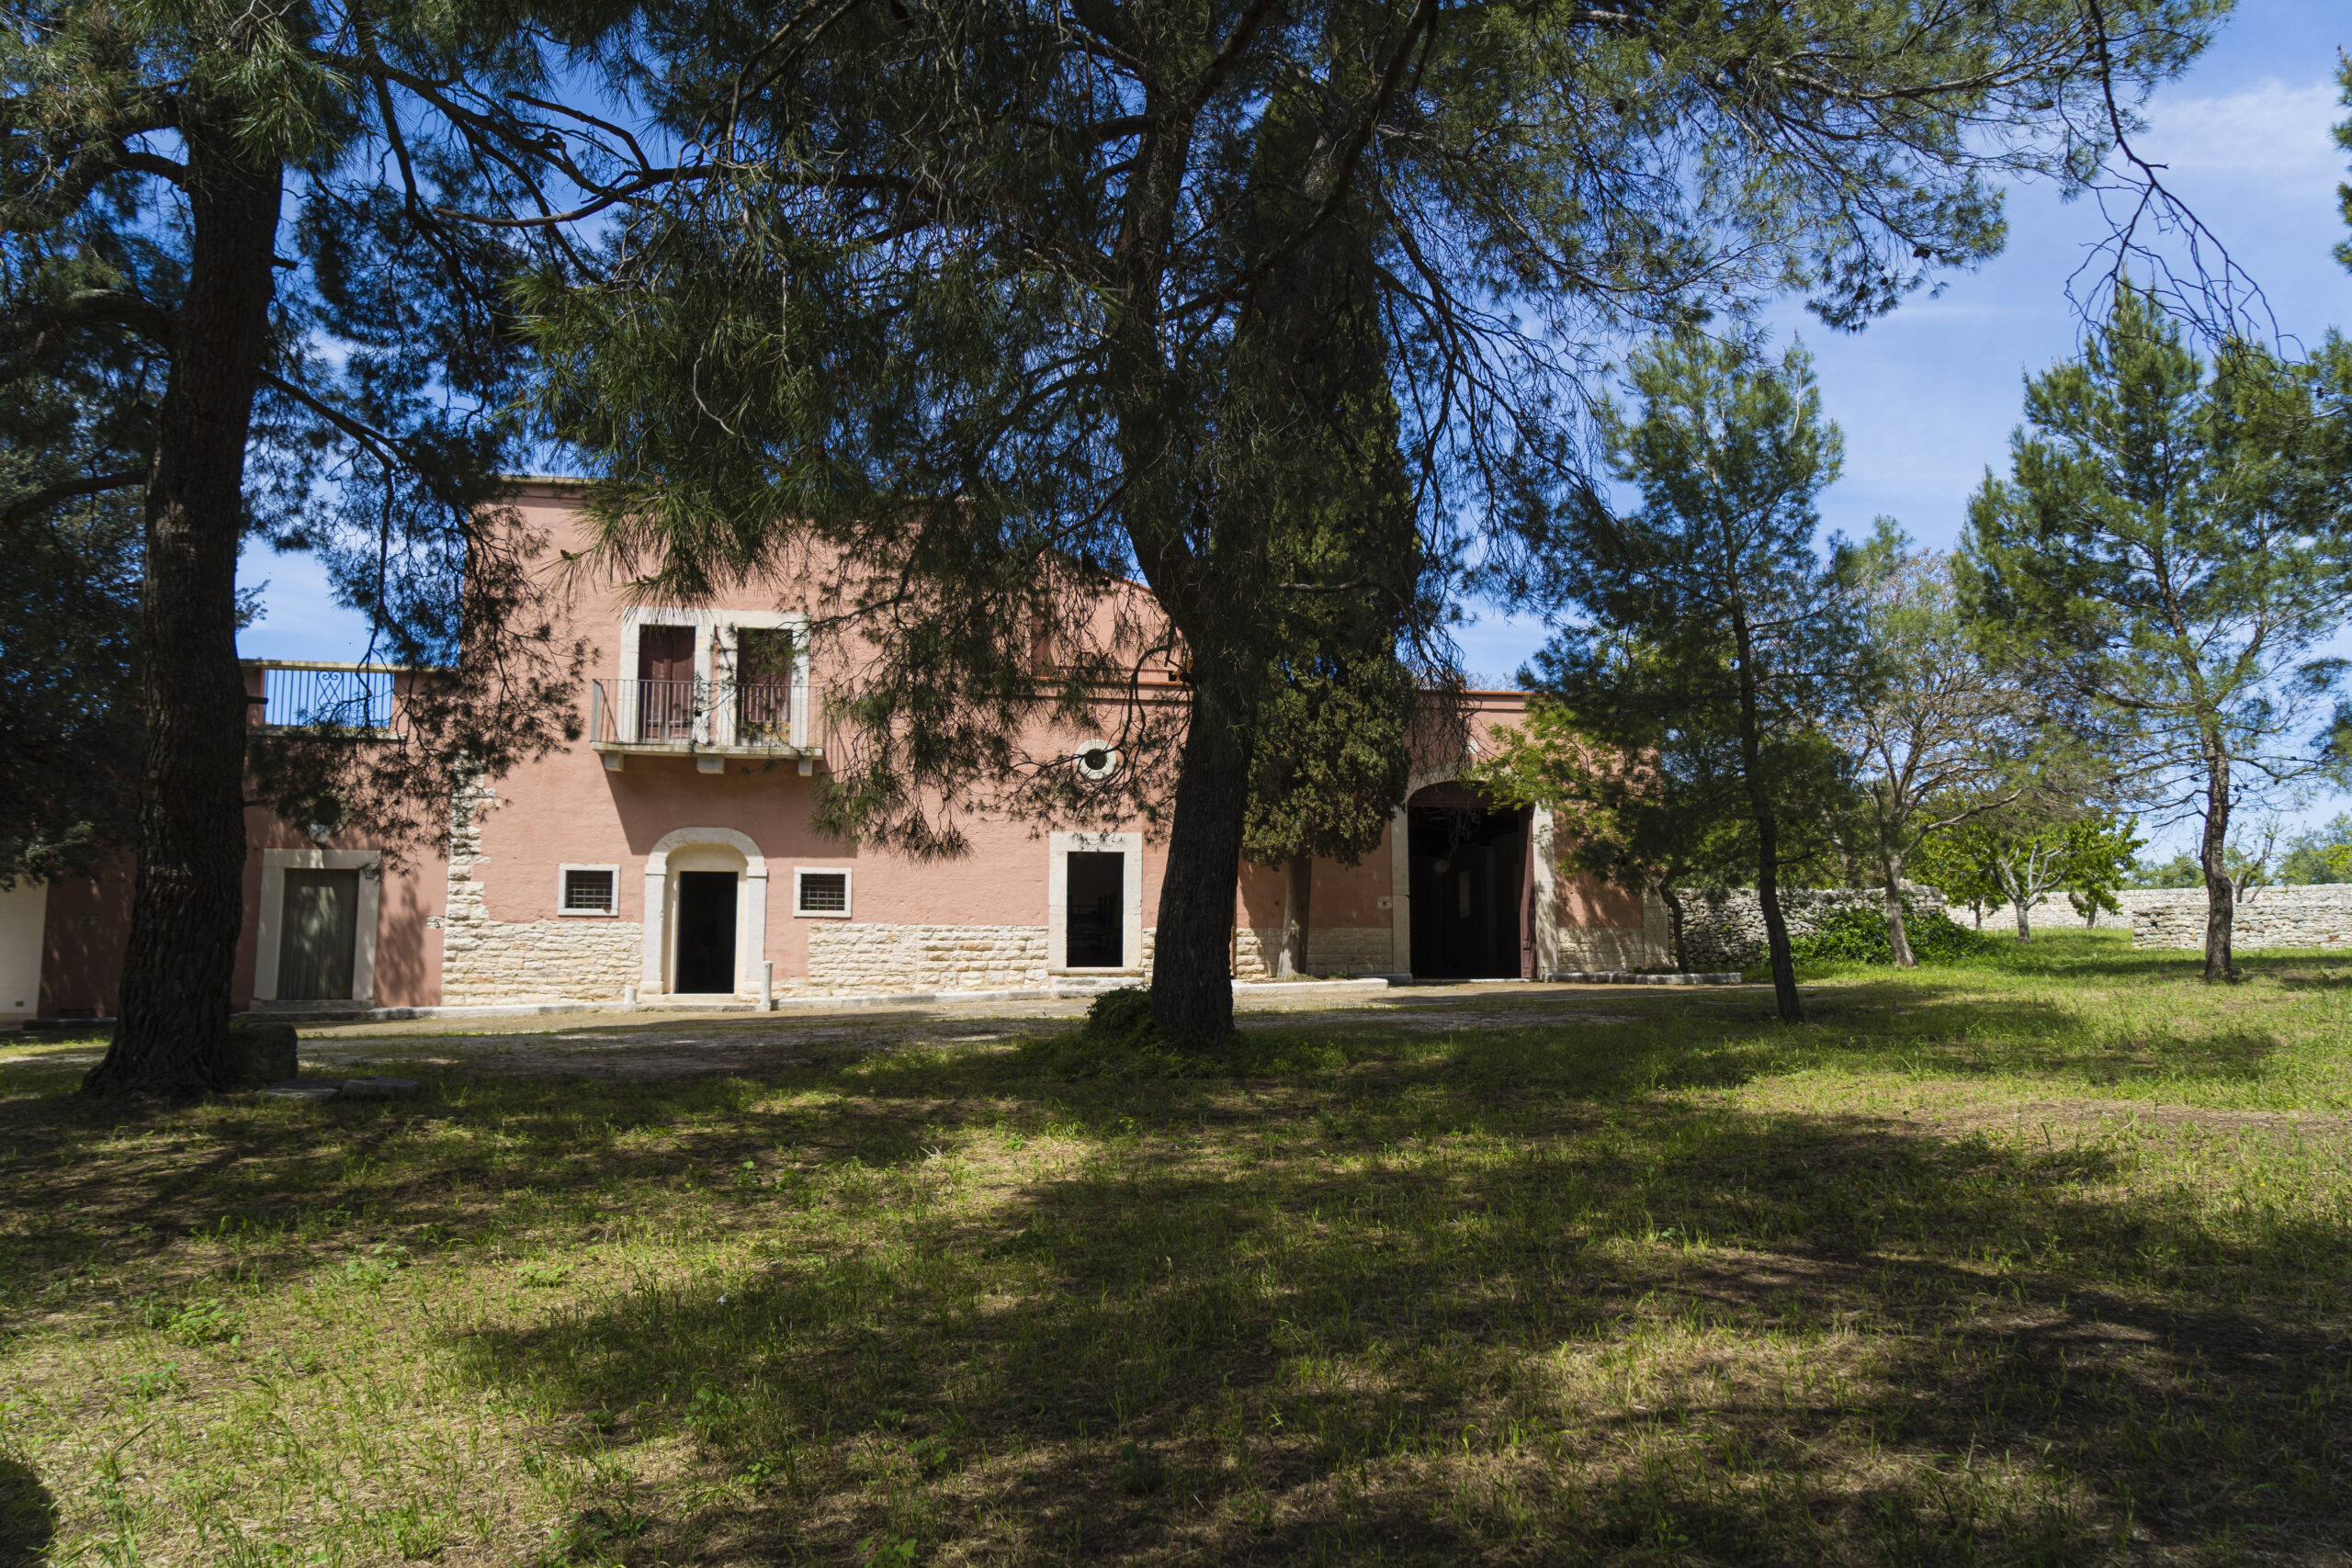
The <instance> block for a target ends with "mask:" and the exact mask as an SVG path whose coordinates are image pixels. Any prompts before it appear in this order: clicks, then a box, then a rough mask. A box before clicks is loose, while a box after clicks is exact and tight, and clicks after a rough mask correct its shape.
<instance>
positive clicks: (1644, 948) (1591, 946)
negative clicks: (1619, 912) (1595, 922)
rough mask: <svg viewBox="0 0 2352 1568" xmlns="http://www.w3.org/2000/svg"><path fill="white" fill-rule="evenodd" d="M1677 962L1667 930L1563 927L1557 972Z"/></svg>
mask: <svg viewBox="0 0 2352 1568" xmlns="http://www.w3.org/2000/svg"><path fill="white" fill-rule="evenodd" d="M1673 962H1674V954H1673V953H1672V951H1671V950H1670V949H1669V948H1668V944H1667V940H1666V935H1665V932H1664V931H1663V930H1662V929H1661V930H1659V931H1652V930H1650V929H1649V928H1648V927H1647V926H1562V927H1561V928H1560V931H1559V960H1558V962H1557V963H1556V964H1554V966H1553V973H1554V974H1574V973H1576V972H1577V971H1579V970H1581V971H1585V972H1588V973H1589V972H1590V971H1593V970H1602V969H1663V968H1665V967H1666V966H1667V965H1668V964H1672V963H1673Z"/></svg>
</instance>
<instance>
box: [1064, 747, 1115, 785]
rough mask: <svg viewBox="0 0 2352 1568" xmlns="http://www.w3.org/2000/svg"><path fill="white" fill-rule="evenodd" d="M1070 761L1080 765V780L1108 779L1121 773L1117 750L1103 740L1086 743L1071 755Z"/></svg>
mask: <svg viewBox="0 0 2352 1568" xmlns="http://www.w3.org/2000/svg"><path fill="white" fill-rule="evenodd" d="M1070 761H1073V762H1075V763H1077V764H1078V773H1079V776H1080V778H1087V779H1107V778H1109V777H1110V776H1111V775H1112V774H1113V773H1117V772H1118V771H1119V753H1118V750H1117V748H1115V747H1114V746H1111V745H1108V744H1106V743H1105V742H1103V741H1101V740H1090V741H1088V742H1086V744H1084V745H1083V746H1080V748H1079V749H1078V750H1076V751H1075V752H1073V753H1072V754H1071V757H1070Z"/></svg>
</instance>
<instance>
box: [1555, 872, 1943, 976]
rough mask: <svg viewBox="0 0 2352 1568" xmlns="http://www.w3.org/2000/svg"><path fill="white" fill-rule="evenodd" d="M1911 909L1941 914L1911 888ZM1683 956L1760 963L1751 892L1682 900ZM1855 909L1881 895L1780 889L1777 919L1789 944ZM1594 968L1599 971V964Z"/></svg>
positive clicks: (1927, 894)
mask: <svg viewBox="0 0 2352 1568" xmlns="http://www.w3.org/2000/svg"><path fill="white" fill-rule="evenodd" d="M1912 891H1913V892H1914V893H1915V894H1917V895H1918V896H1919V897H1918V901H1917V903H1916V904H1915V905H1914V906H1913V908H1921V909H1931V908H1941V907H1942V897H1941V895H1939V894H1937V893H1935V892H1934V891H1933V890H1931V889H1928V888H1925V887H1915V888H1913V889H1912ZM1681 897H1682V916H1683V930H1682V947H1683V956H1684V958H1685V960H1686V961H1687V962H1688V963H1689V964H1690V965H1691V968H1693V969H1747V968H1751V967H1753V966H1754V965H1756V964H1761V963H1763V962H1764V908H1763V906H1762V905H1761V904H1760V903H1758V901H1757V897H1756V890H1755V889H1754V888H1752V887H1730V888H1722V887H1718V888H1710V889H1707V890H1706V891H1703V892H1699V891H1693V892H1688V893H1684V894H1683V895H1682V896H1681ZM1856 905H1860V906H1861V907H1862V908H1869V909H1879V908H1884V906H1885V895H1883V894H1882V893H1881V892H1879V891H1878V889H1876V888H1874V887H1783V888H1781V919H1782V920H1783V921H1785V922H1786V923H1787V925H1788V928H1789V938H1790V940H1791V941H1794V940H1795V939H1797V938H1798V937H1801V936H1810V935H1811V934H1812V933H1813V931H1814V930H1815V927H1817V926H1819V925H1820V924H1821V922H1822V920H1823V919H1826V917H1827V916H1829V915H1830V914H1832V913H1833V912H1835V911H1837V910H1838V909H1844V908H1852V907H1854V906H1856ZM1594 967H1596V968H1599V967H1601V966H1600V965H1599V964H1596V965H1594Z"/></svg>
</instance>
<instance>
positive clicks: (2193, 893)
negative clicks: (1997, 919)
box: [1986, 884, 2352, 952]
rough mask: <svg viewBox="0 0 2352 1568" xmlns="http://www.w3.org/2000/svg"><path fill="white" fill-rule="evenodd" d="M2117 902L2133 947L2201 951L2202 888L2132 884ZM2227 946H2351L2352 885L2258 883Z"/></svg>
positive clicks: (2240, 909) (2239, 914)
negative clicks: (2310, 885) (2270, 885)
mask: <svg viewBox="0 0 2352 1568" xmlns="http://www.w3.org/2000/svg"><path fill="white" fill-rule="evenodd" d="M2116 902H2117V903H2119V904H2120V905H2122V906H2123V914H2124V917H2125V918H2126V919H2129V920H2130V921H2131V945H2132V946H2133V947H2155V948H2189V949H2194V950H2197V951H2199V952H2201V951H2203V949H2204V946H2205V889H2203V888H2202V887H2143V888H2134V889H2132V890H2131V891H2130V892H2127V893H2119V894H2117V895H2116ZM2078 923H2079V922H2078ZM1986 924H1987V925H1988V926H1989V925H1990V924H1991V922H1990V921H1989V920H1987V922H1986ZM2230 946H2231V948H2232V949H2233V950H2236V951H2245V950H2249V949H2253V948H2261V947H2346V946H2352V886H2346V885H2343V884H2329V885H2324V886H2317V887H2257V888H2256V889H2255V890H2254V891H2253V892H2251V893H2249V894H2247V895H2246V896H2245V897H2244V898H2242V899H2240V900H2239V901H2238V906H2237V909H2236V912H2235V914H2234V915H2233V917H2232V919H2231V921H2230Z"/></svg>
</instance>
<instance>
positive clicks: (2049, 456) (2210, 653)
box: [1962, 288, 2352, 981]
mask: <svg viewBox="0 0 2352 1568" xmlns="http://www.w3.org/2000/svg"><path fill="white" fill-rule="evenodd" d="M2344 367H2345V365H2344V360H2343V358H2342V356H2340V355H2339V356H2336V357H2335V359H2333V360H2324V361H2322V362H2321V363H2319V364H2315V365H2310V366H2293V365H2289V364H2286V363H2283V362H2281V361H2280V360H2278V358H2277V357H2275V356H2274V355H2271V354H2269V353H2267V351H2265V350H2263V349H2262V348H2260V347H2258V346H2256V345H2254V344H2245V343H2230V344H2224V345H2223V347H2222V351H2221V353H2220V355H2219V356H2218V358H2217V360H2216V362H2215V364H2214V365H2213V366H2212V367H2211V373H2210V374H2209V373H2208V367H2206V366H2205V365H2204V364H2202V363H2201V362H2200V361H2199V359H2198V358H2197V356H2196V355H2194V354H2192V353H2191V352H2190V351H2189V349H2188V345H2187V344H2185V343H2184V341H2183V338H2182V333H2181V331H2180V329H2179V327H2178V326H2177V325H2176V324H2175V323H2173V322H2172V321H2168V320H2166V319H2165V317H2164V316H2163V315H2162V314H2161V313H2160V312H2159V311H2158V310H2157V309H2156V307H2155V306H2154V303H2153V302H2152V301H2151V300H2150V299H2148V298H2147V297H2146V296H2144V295H2143V294H2141V293H2139V292H2136V291H2134V290H2132V289H2131V288H2121V289H2119V290H2118V291H2117V294H2116V297H2115V300H2114V305H2113V309H2112V310H2111V311H2110V313H2109V317H2108V319H2107V320H2106V321H2104V322H2103V323H2101V324H2100V326H2099V328H2098V331H2097V332H2096V333H2093V334H2092V336H2091V339H2090V341H2089V343H2088V344H2086V346H2085V349H2084V352H2083V355H2082V356H2081V357H2080V358H2079V359H2075V360H2073V361H2070V362H2068V363H2065V364H2063V365H2060V366H2058V367H2055V368H2053V369H2051V370H2049V371H2047V372H2044V373H2043V374H2042V375H2040V376H2037V377H2034V378H2032V379H2031V380H2030V381H2028V382H2027V384H2026V423H2025V424H2024V425H2023V426H2021V427H2020V428H2019V429H2018V432H2017V434H2016V435H2015V436H2013V437H2012V439H2011V443H2010V446H2011V456H2010V475H2009V477H2008V478H2007V479H2001V478H1996V477H1995V476H1994V475H1992V474H1989V473H1988V474H1987V475H1986V476H1985V483H1984V486H1983V487H1982V488H1981V489H1980V490H1979V491H1977V493H1976V495H1975V497H1974V498H1973V501H1972V502H1971V503H1970V507H1969V525H1968V533H1967V536H1966V539H1965V542H1964V545H1963V549H1962V558H1963V563H1964V570H1965V577H1964V581H1963V584H1962V586H1963V589H1964V592H1965V595H1966V598H1967V600H1968V603H1969V604H1970V607H1971V611H1972V614H1973V616H1974V618H1975V620H1976V621H1977V623H1978V626H1979V628H1980V635H1981V636H1983V637H1985V639H1987V640H1988V641H1989V642H1992V643H1994V644H1996V645H1997V646H1999V647H2001V648H2004V649H2007V650H2008V654H2009V656H2010V657H2012V658H2014V659H2017V660H2020V661H2022V660H2028V659H2031V660H2039V661H2040V662H2041V665H2042V666H2043V669H2044V671H2045V674H2046V679H2047V680H2048V681H2049V682H2051V683H2052V685H2053V686H2054V687H2057V688H2061V689H2063V690H2064V691H2066V692H2067V693H2068V694H2071V695H2074V696H2075V697H2078V698H2080V699H2082V700H2084V701H2086V702H2087V703H2090V704H2091V705H2094V706H2095V707H2096V708H2098V709H2100V710H2103V711H2104V713H2105V715H2106V716H2107V718H2108V720H2109V724H2110V725H2111V727H2112V734H2111V736H2110V737H2109V742H2108V743H2109V744H2110V745H2112V746H2113V747H2115V748H2116V750H2117V751H2118V762H2119V765H2120V767H2122V768H2123V769H2124V770H2125V771H2126V772H2127V773H2129V774H2130V775H2131V779H2132V780H2133V781H2134V784H2133V787H2135V788H2136V789H2139V790H2141V791H2143V792H2145V793H2149V794H2151V795H2154V797H2155V798H2156V799H2158V800H2159V801H2160V802H2162V803H2164V804H2165V805H2166V806H2167V807H2171V808H2175V809H2181V810H2193V811H2194V812H2195V813H2196V815H2197V816H2198V817H2199V818H2200V819H2201V820H2202V823H2203V832H2202V834H2201V835H2200V837H2199V848H2198V860H2199V865H2200V866H2201V868H2202V870H2203V874H2204V881H2205V887H2206V894H2207V902H2206V923H2205V978H2206V979H2207V980H2209V981H2221V980H2228V979H2233V978H2234V977H2235V975H2236V971H2235V968H2234V965H2233V962H2232V958H2231V952H2230V928H2231V921H2232V910H2233V904H2234V901H2235V900H2234V895H2233V888H2232V879H2231V875H2230V870H2229V865H2228V862H2227V846H2228V844H2229V836H2230V820H2231V814H2232V812H2233V810H2234V809H2235V808H2236V807H2238V806H2239V805H2240V804H2241V802H2242V800H2243V799H2244V798H2245V797H2246V796H2247V795H2250V794H2256V793H2259V792H2261V791H2263V790H2265V789H2268V788H2272V787H2277V786H2280V785H2286V784H2292V783H2293V782H2294V781H2295V780H2297V779H2300V778H2305V777H2308V776H2310V775H2312V773H2316V772H2317V771H2318V770H2319V769H2320V768H2321V767H2322V766H2324V764H2325V762H2326V761H2327V759H2326V755H2325V751H2324V746H2325V742H2326V739H2327V737H2325V736H2322V737H2321V738H2320V739H2315V740H2314V739H2306V735H2305V733H2304V732H2305V730H2306V728H2307V727H2308V726H2314V725H2317V724H2319V723H2320V722H2321V721H2320V720H2319V719H2318V718H2317V717H2316V716H2314V714H2313V712H2312V709H2313V706H2314V705H2316V704H2318V703H2320V702H2321V701H2323V700H2324V699H2325V698H2326V697H2327V696H2328V694H2330V693H2331V692H2333V691H2334V690H2335V687H2336V686H2337V685H2338V684H2339V682H2340V681H2341V679H2342V676H2343V673H2344V663H2343V661H2342V660H2336V659H2333V658H2328V657H2324V656H2323V655H2322V654H2321V652H2320V645H2321V644H2322V643H2323V642H2324V641H2325V640H2326V639H2327V638H2329V637H2333V636H2334V635H2335V630H2336V628H2337V627H2338V626H2340V625H2341V624H2342V621H2343V619H2344V615H2345V612H2346V608H2347V607H2352V419H2347V418H2346V412H2345V411H2346V404H2345V400H2344V391H2343V389H2341V388H2340V387H2337V386H2335V385H2334V384H2333V383H2332V382H2331V380H2330V377H2331V376H2332V375H2335V374H2340V373H2341V371H2342V370H2343V368H2344ZM2331 405H2332V406H2331Z"/></svg>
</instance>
